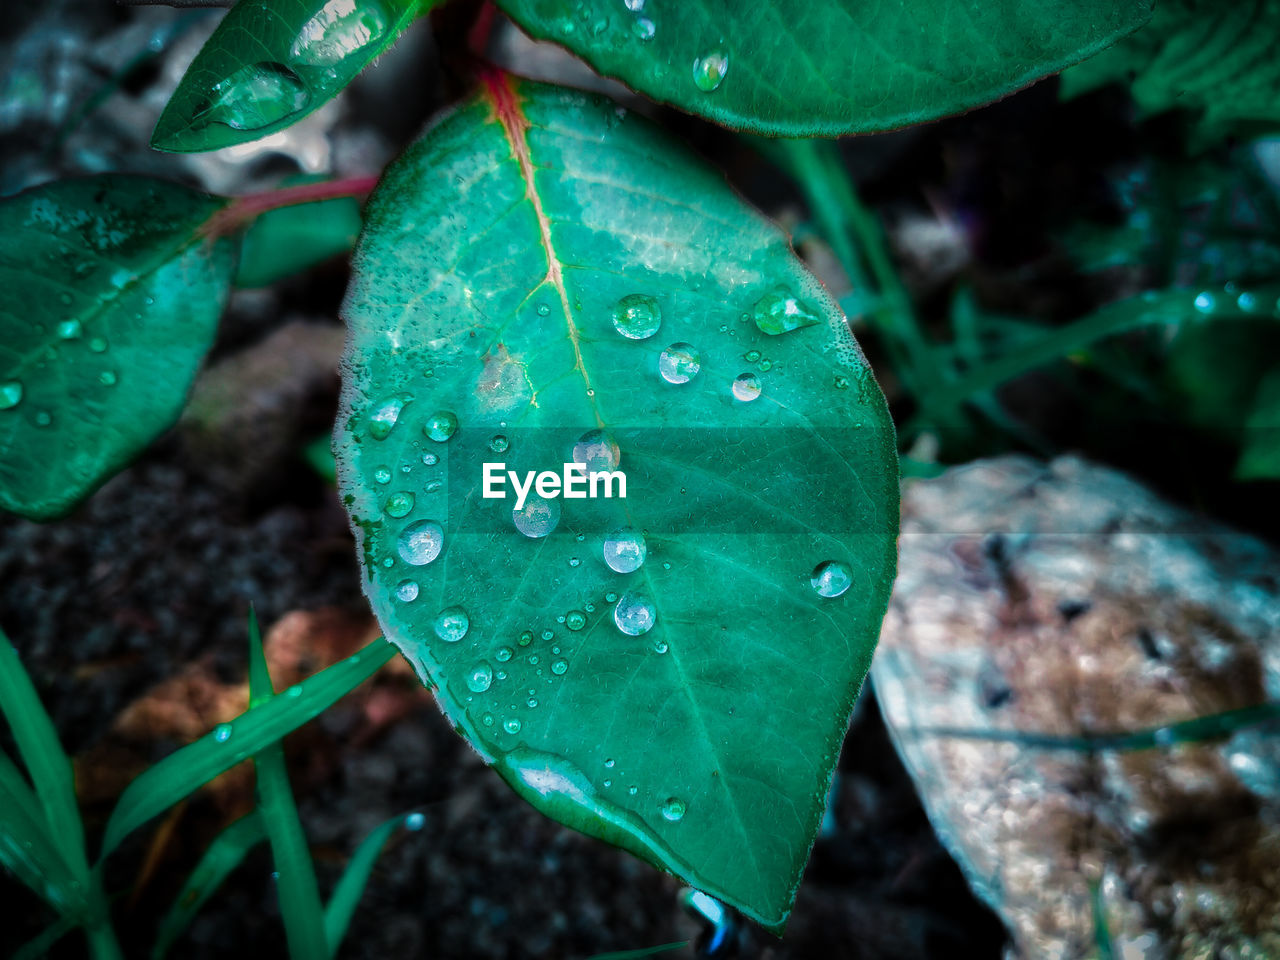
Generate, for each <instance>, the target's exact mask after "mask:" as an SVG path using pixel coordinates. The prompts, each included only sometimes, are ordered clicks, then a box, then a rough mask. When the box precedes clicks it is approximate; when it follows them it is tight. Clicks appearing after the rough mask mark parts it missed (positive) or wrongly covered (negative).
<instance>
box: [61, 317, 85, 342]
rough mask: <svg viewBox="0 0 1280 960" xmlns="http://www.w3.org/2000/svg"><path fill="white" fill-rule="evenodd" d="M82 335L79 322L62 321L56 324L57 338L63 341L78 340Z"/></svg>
mask: <svg viewBox="0 0 1280 960" xmlns="http://www.w3.org/2000/svg"><path fill="white" fill-rule="evenodd" d="M83 333H84V328H83V327H82V326H80V321H79V320H63V321H62V322H61V323H60V324H58V336H59V337H61V338H62V339H63V340H78V339H79V338H80V337H81V335H82V334H83Z"/></svg>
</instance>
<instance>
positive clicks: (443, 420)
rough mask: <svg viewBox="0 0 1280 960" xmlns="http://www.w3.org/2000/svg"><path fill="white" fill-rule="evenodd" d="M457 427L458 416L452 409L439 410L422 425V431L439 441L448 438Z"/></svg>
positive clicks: (441, 441)
mask: <svg viewBox="0 0 1280 960" xmlns="http://www.w3.org/2000/svg"><path fill="white" fill-rule="evenodd" d="M457 429H458V417H457V416H456V415H455V414H454V412H453V411H452V410H437V411H436V412H435V413H433V414H432V415H431V416H429V417H427V422H426V423H424V424H423V425H422V432H423V433H425V434H426V435H427V436H428V437H430V438H431V439H432V440H435V441H436V442H437V443H443V442H444V441H446V440H448V439H449V438H450V437H452V436H453V432H454V431H455V430H457Z"/></svg>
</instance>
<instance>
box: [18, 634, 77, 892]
mask: <svg viewBox="0 0 1280 960" xmlns="http://www.w3.org/2000/svg"><path fill="white" fill-rule="evenodd" d="M0 711H3V712H4V715H5V717H6V719H8V721H9V727H10V728H11V729H12V730H13V739H14V741H15V742H16V743H17V745H18V751H19V753H21V754H22V761H23V763H24V764H26V767H27V773H28V774H29V775H30V776H31V782H32V784H33V785H34V786H35V791H36V796H37V797H38V798H39V799H40V806H41V807H42V808H43V810H44V819H45V820H47V821H48V824H49V838H50V840H51V841H52V843H53V844H54V845H55V846H56V847H57V848H58V849H59V850H61V851H62V856H63V860H64V861H65V863H66V864H67V866H68V867H70V868H71V870H72V871H74V872H75V874H76V875H77V876H79V877H81V878H82V879H83V878H86V877H87V876H88V873H89V864H88V861H87V860H86V858H85V852H84V827H83V826H81V823H80V808H79V806H78V805H77V803H76V788H75V778H74V776H73V775H72V772H71V761H70V760H69V759H68V758H67V755H66V753H65V752H64V751H63V749H62V743H61V742H60V741H59V740H58V733H57V731H56V730H55V729H54V727H53V721H52V720H50V719H49V714H48V713H46V712H45V709H44V705H43V704H41V702H40V698H39V697H38V696H37V695H36V691H35V687H33V686H32V685H31V678H30V677H29V676H27V671H26V670H25V669H24V668H23V666H22V661H21V660H20V659H19V658H18V653H17V651H16V650H14V649H13V645H12V644H10V643H9V638H8V637H7V636H5V634H4V631H3V630H0Z"/></svg>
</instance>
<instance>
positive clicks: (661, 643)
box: [653, 640, 670, 653]
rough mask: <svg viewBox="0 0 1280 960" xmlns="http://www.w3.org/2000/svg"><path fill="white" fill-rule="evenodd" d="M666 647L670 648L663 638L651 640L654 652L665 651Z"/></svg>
mask: <svg viewBox="0 0 1280 960" xmlns="http://www.w3.org/2000/svg"><path fill="white" fill-rule="evenodd" d="M668 649H670V648H669V647H668V646H667V641H665V640H655V641H653V652H654V653H666V652H667V650H668Z"/></svg>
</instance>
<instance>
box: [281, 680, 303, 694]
mask: <svg viewBox="0 0 1280 960" xmlns="http://www.w3.org/2000/svg"><path fill="white" fill-rule="evenodd" d="M284 695H285V696H286V697H300V696H302V687H300V686H299V685H298V684H296V683H295V684H294V685H293V686H292V687H290V688H289V689H288V690H286V691H285V692H284Z"/></svg>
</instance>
